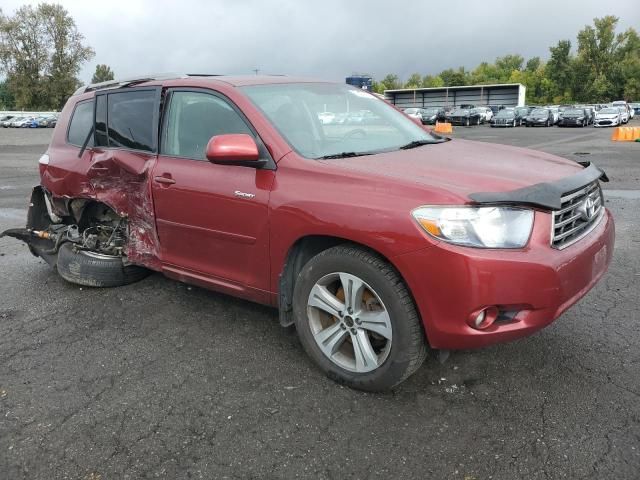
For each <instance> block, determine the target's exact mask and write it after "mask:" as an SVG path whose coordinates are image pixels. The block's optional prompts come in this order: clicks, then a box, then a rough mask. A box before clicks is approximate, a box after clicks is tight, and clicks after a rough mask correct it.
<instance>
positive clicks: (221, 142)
mask: <svg viewBox="0 0 640 480" xmlns="http://www.w3.org/2000/svg"><path fill="white" fill-rule="evenodd" d="M206 156H207V160H209V161H210V162H211V163H217V164H220V165H247V166H255V167H259V166H260V165H261V163H262V162H261V161H260V153H259V152H258V145H256V142H255V140H254V139H253V137H251V135H247V134H246V133H230V134H226V135H215V136H213V137H211V140H209V143H207V150H206Z"/></svg>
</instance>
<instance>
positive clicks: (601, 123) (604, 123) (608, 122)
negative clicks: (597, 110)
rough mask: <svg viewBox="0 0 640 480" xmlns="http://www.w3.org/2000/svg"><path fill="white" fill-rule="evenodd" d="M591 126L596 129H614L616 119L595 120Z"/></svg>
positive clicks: (616, 122)
mask: <svg viewBox="0 0 640 480" xmlns="http://www.w3.org/2000/svg"><path fill="white" fill-rule="evenodd" d="M593 125H594V126H596V127H614V126H616V125H618V119H617V118H614V119H610V118H606V119H605V118H603V119H601V120H597V119H596V121H595V122H593Z"/></svg>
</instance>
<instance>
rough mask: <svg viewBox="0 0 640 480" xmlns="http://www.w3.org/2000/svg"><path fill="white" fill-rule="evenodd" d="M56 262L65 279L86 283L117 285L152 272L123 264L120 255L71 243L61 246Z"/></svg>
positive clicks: (79, 283)
mask: <svg viewBox="0 0 640 480" xmlns="http://www.w3.org/2000/svg"><path fill="white" fill-rule="evenodd" d="M56 266H57V268H58V273H59V274H60V276H61V277H62V278H64V279H65V280H66V281H67V282H71V283H75V284H77V285H84V286H87V287H119V286H121V285H128V284H129V283H133V282H137V281H138V280H142V279H143V278H145V277H146V276H147V275H149V273H151V272H150V271H149V270H147V269H146V268H144V267H139V266H138V265H125V264H123V262H122V257H117V256H113V255H104V254H101V253H95V252H89V251H86V250H76V249H75V248H74V247H73V245H72V244H71V243H64V244H62V246H61V247H60V250H59V251H58V260H57V264H56Z"/></svg>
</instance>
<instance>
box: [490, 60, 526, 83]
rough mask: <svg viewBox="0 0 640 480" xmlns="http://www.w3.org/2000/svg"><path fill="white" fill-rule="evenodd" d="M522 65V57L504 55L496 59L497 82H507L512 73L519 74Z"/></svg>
mask: <svg viewBox="0 0 640 480" xmlns="http://www.w3.org/2000/svg"><path fill="white" fill-rule="evenodd" d="M523 63H524V58H523V57H522V55H505V56H504V57H498V58H496V71H497V77H498V78H497V80H498V81H499V82H508V81H509V77H511V75H512V74H513V72H514V71H516V72H519V71H520V70H522V64H523Z"/></svg>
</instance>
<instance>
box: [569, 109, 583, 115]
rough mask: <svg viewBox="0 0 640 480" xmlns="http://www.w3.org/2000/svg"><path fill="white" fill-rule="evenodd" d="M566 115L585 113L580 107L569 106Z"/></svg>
mask: <svg viewBox="0 0 640 480" xmlns="http://www.w3.org/2000/svg"><path fill="white" fill-rule="evenodd" d="M564 114H565V115H584V110H580V109H579V108H568V109H566V110H565V111H564Z"/></svg>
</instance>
